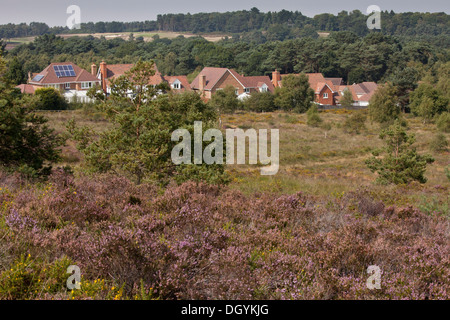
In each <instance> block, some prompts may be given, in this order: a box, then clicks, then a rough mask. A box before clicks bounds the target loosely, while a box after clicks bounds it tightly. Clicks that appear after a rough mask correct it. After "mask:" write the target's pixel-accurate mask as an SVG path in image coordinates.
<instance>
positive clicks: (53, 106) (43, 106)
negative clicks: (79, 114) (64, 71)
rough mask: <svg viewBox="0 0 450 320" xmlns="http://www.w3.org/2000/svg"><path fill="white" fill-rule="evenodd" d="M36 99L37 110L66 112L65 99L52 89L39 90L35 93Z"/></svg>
mask: <svg viewBox="0 0 450 320" xmlns="http://www.w3.org/2000/svg"><path fill="white" fill-rule="evenodd" d="M35 95H36V97H38V99H39V100H38V103H37V109H38V110H66V109H68V107H69V105H68V103H67V101H66V99H65V98H64V97H63V96H62V95H61V94H60V93H59V91H57V90H55V89H53V88H41V89H37V90H36V91H35Z"/></svg>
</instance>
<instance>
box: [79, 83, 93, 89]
mask: <svg viewBox="0 0 450 320" xmlns="http://www.w3.org/2000/svg"><path fill="white" fill-rule="evenodd" d="M89 88H92V82H82V83H81V89H89Z"/></svg>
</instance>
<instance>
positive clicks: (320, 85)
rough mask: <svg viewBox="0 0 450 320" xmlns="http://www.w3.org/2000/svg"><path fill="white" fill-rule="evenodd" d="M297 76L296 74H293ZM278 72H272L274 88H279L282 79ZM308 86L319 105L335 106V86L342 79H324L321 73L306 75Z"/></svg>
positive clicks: (283, 75)
mask: <svg viewBox="0 0 450 320" xmlns="http://www.w3.org/2000/svg"><path fill="white" fill-rule="evenodd" d="M293 75H295V76H297V75H298V74H293ZM285 76H287V74H280V72H279V71H278V70H275V71H274V72H272V83H273V85H274V87H281V85H282V82H281V81H282V80H283V77H285ZM306 76H307V77H308V82H309V86H310V87H311V89H313V90H314V101H315V102H316V103H318V104H320V105H335V104H336V97H337V96H338V92H337V90H336V86H337V85H339V84H341V83H342V78H325V77H324V76H323V75H322V74H321V73H306Z"/></svg>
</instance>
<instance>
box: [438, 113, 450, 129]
mask: <svg viewBox="0 0 450 320" xmlns="http://www.w3.org/2000/svg"><path fill="white" fill-rule="evenodd" d="M436 126H437V128H438V129H439V130H440V131H443V132H450V112H443V113H442V114H441V115H440V116H439V117H438V118H437V120H436Z"/></svg>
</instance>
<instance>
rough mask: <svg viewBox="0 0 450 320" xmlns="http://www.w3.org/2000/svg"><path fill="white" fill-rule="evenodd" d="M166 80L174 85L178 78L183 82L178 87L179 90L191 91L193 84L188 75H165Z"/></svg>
mask: <svg viewBox="0 0 450 320" xmlns="http://www.w3.org/2000/svg"><path fill="white" fill-rule="evenodd" d="M164 80H166V81H167V82H168V83H169V84H170V85H172V84H173V83H174V82H175V81H176V80H178V81H179V82H180V83H181V88H180V89H177V91H181V92H183V91H191V90H192V89H191V85H190V84H189V81H188V79H187V77H186V76H164Z"/></svg>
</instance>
